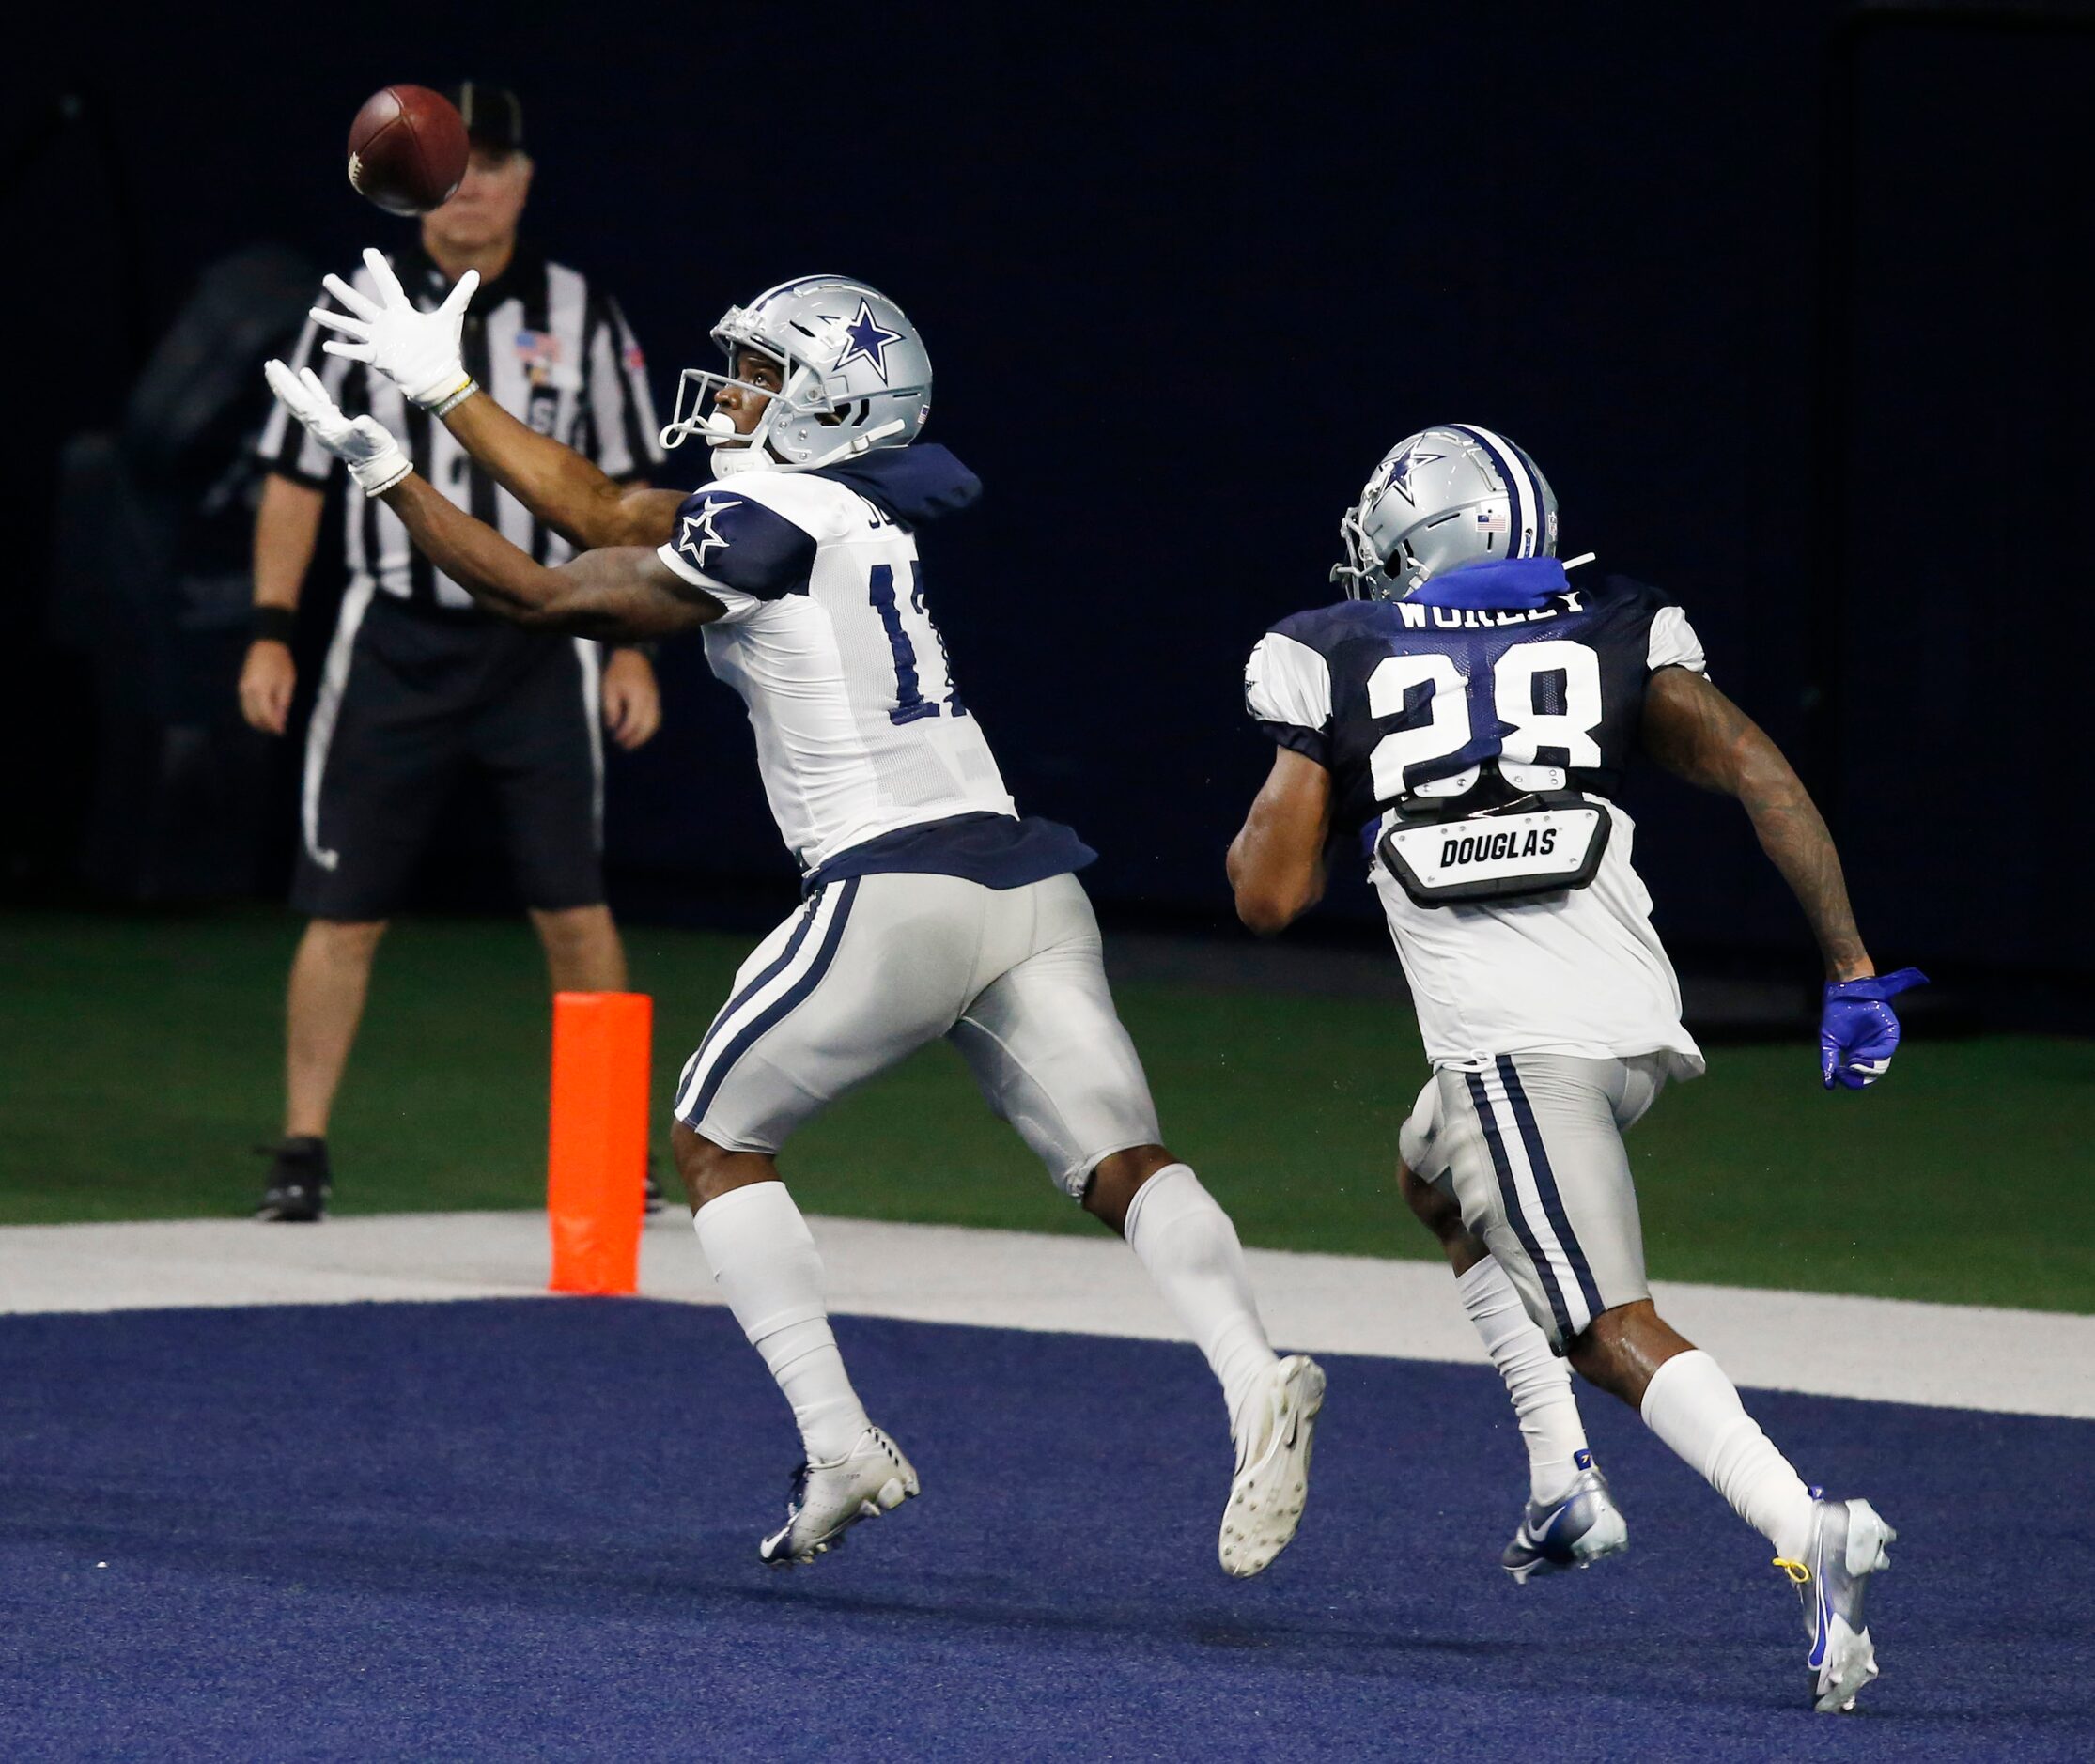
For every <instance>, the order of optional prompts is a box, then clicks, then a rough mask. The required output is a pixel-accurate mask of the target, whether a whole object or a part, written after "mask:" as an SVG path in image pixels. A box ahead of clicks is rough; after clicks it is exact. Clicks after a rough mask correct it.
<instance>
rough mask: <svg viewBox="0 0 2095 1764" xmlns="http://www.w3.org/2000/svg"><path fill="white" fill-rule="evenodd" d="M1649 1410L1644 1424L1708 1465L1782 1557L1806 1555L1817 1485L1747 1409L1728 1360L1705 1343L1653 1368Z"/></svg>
mask: <svg viewBox="0 0 2095 1764" xmlns="http://www.w3.org/2000/svg"><path fill="white" fill-rule="evenodd" d="M1643 1414H1644V1425H1645V1426H1646V1427H1648V1428H1650V1429H1651V1430H1652V1431H1653V1432H1654V1433H1656V1434H1657V1435H1658V1436H1659V1438H1661V1439H1662V1440H1664V1441H1665V1442H1666V1443H1667V1444H1668V1446H1670V1447H1672V1448H1673V1449H1674V1450H1675V1451H1677V1452H1678V1453H1680V1455H1681V1456H1682V1457H1683V1458H1684V1459H1686V1460H1687V1462H1689V1463H1690V1464H1692V1465H1693V1466H1694V1467H1695V1468H1696V1469H1697V1470H1699V1471H1700V1472H1701V1474H1702V1475H1703V1476H1704V1477H1705V1478H1707V1479H1708V1481H1709V1484H1710V1486H1711V1487H1712V1488H1714V1489H1715V1491H1716V1492H1717V1493H1719V1494H1721V1495H1723V1496H1724V1498H1725V1499H1726V1500H1728V1501H1730V1503H1731V1509H1732V1510H1733V1511H1734V1512H1736V1513H1737V1514H1738V1516H1739V1517H1740V1518H1741V1519H1743V1520H1745V1521H1746V1524H1749V1525H1751V1526H1752V1527H1753V1528H1754V1530H1756V1531H1758V1532H1759V1533H1760V1534H1761V1536H1762V1537H1764V1538H1765V1539H1767V1540H1768V1541H1769V1542H1770V1543H1772V1544H1774V1545H1775V1553H1776V1554H1777V1555H1783V1556H1788V1557H1789V1558H1790V1559H1791V1560H1792V1561H1800V1560H1802V1559H1803V1556H1804V1551H1805V1545H1806V1542H1807V1540H1808V1539H1809V1537H1810V1535H1811V1491H1810V1490H1809V1489H1808V1488H1806V1487H1805V1486H1804V1480H1803V1478H1801V1477H1799V1476H1798V1475H1797V1473H1796V1471H1795V1470H1794V1469H1792V1467H1791V1464H1790V1461H1789V1460H1788V1459H1787V1458H1785V1457H1784V1456H1783V1455H1782V1454H1781V1453H1780V1452H1778V1451H1777V1450H1776V1448H1775V1447H1774V1446H1773V1445H1772V1444H1771V1443H1770V1442H1769V1440H1768V1436H1767V1435H1766V1434H1765V1433H1763V1432H1761V1424H1760V1423H1759V1422H1758V1421H1756V1420H1755V1419H1754V1418H1753V1417H1752V1416H1750V1415H1748V1414H1746V1405H1745V1404H1744V1403H1742V1402H1741V1401H1740V1400H1739V1393H1738V1391H1737V1389H1736V1388H1734V1387H1733V1385H1732V1384H1731V1381H1730V1379H1729V1378H1727V1377H1725V1375H1724V1369H1723V1368H1722V1367H1721V1366H1719V1365H1718V1364H1717V1363H1716V1362H1715V1360H1713V1359H1712V1358H1710V1356H1709V1355H1708V1354H1705V1353H1703V1352H1702V1350H1701V1349H1700V1348H1693V1349H1691V1350H1689V1351H1688V1352H1687V1353H1685V1354H1675V1355H1674V1356H1673V1357H1672V1358H1671V1359H1669V1360H1668V1361H1667V1362H1666V1364H1665V1365H1663V1366H1661V1367H1660V1368H1659V1369H1658V1370H1657V1371H1655V1372H1653V1374H1652V1382H1651V1384H1650V1385H1647V1386H1646V1387H1645V1391H1644V1409H1643Z"/></svg>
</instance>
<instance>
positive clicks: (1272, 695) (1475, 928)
mask: <svg viewBox="0 0 2095 1764" xmlns="http://www.w3.org/2000/svg"><path fill="white" fill-rule="evenodd" d="M1668 667H1683V668H1692V669H1694V670H1695V671H1696V672H1698V673H1700V672H1701V670H1702V646H1701V644H1700V643H1699V642H1698V641H1697V640H1696V636H1695V632H1694V630H1693V629H1692V628H1691V627H1689V625H1688V622H1687V618H1686V615H1685V614H1684V613H1683V612H1682V611H1681V610H1680V608H1678V607H1676V606H1673V605H1671V604H1670V603H1669V602H1668V600H1667V598H1666V596H1664V595H1662V594H1659V593H1658V592H1657V591H1656V590H1654V589H1651V588H1647V587H1645V586H1644V585H1643V584H1642V583H1640V582H1634V581H1629V580H1624V579H1623V578H1622V577H1619V576H1610V577H1606V578H1604V579H1602V580H1599V581H1597V582H1594V583H1591V585H1581V586H1580V587H1577V588H1575V589H1571V590H1569V591H1567V592H1565V593H1563V594H1560V595H1557V596H1554V597H1553V598H1552V599H1551V600H1550V601H1549V602H1548V603H1547V605H1546V606H1544V608H1542V609H1541V610H1539V611H1536V612H1533V613H1527V612H1474V611H1461V610H1457V609H1453V608H1445V607H1440V608H1436V607H1428V606H1422V605H1420V604H1419V603H1417V602H1415V601H1395V602H1389V601H1381V600H1349V601H1345V602H1342V604H1340V605H1338V606H1335V607H1324V608H1321V609H1320V610H1318V611H1314V612H1298V613H1296V615H1295V616H1294V617H1293V618H1289V619H1282V620H1281V621H1280V624H1278V625H1276V626H1275V627H1273V628H1272V629H1271V630H1270V631H1268V632H1267V633H1266V634H1265V637H1264V638H1262V639H1261V640H1260V642H1259V645H1258V647H1257V648H1256V649H1255V650H1253V651H1252V652H1251V659H1250V663H1249V666H1248V667H1247V669H1246V670H1245V682H1244V684H1245V699H1246V702H1247V704H1248V705H1249V710H1250V713H1251V715H1252V716H1253V717H1254V718H1256V719H1257V720H1258V722H1259V725H1260V726H1261V727H1262V728H1263V729H1265V731H1266V732H1267V734H1269V735H1272V737H1273V738H1274V739H1275V740H1276V741H1278V742H1280V744H1281V746H1283V747H1287V748H1292V749H1293V750H1295V751H1296V752H1298V753H1304V754H1307V755H1308V756H1309V757H1310V758H1311V759H1312V760H1315V761H1316V762H1317V763H1318V764H1319V765H1321V766H1327V768H1329V770H1330V772H1331V774H1332V780H1333V783H1334V787H1335V794H1336V801H1335V803H1334V805H1333V806H1334V810H1335V812H1336V816H1337V820H1336V823H1335V824H1336V825H1337V826H1339V827H1341V828H1354V827H1358V826H1359V825H1360V824H1361V823H1362V822H1363V821H1367V820H1370V819H1371V818H1373V817H1374V816H1375V815H1376V814H1377V813H1378V812H1381V811H1383V810H1385V809H1387V808H1389V806H1390V805H1391V804H1393V803H1395V802H1397V801H1398V800H1399V799H1400V798H1401V797H1404V796H1406V795H1409V794H1412V793H1416V792H1420V791H1423V792H1425V793H1427V794H1429V795H1447V796H1453V795H1458V794H1460V793H1461V792H1462V791H1463V790H1465V789H1467V787H1468V785H1469V783H1470V782H1471V781H1474V780H1475V779H1477V778H1479V777H1482V767H1483V766H1484V764H1485V762H1487V761H1489V762H1493V763H1495V764H1496V765H1497V766H1498V771H1499V772H1500V773H1501V774H1502V776H1503V777H1504V779H1505V781H1506V782H1507V783H1509V784H1511V785H1512V786H1513V788H1514V789H1516V790H1521V791H1532V790H1557V789H1562V788H1565V787H1570V788H1573V789H1576V790H1580V791H1583V792H1585V793H1587V794H1588V795H1589V796H1590V797H1594V798H1596V799H1598V800H1599V801H1600V802H1601V804H1602V805H1603V807H1604V809H1605V811H1606V815H1607V817H1608V820H1609V822H1610V823H1611V835H1610V837H1609V839H1608V840H1607V843H1606V846H1605V847H1604V849H1603V850H1602V853H1601V857H1600V861H1599V867H1598V870H1597V872H1596V873H1595V874H1594V875H1593V877H1592V879H1591V882H1590V884H1589V885H1588V886H1586V887H1584V888H1575V889H1572V890H1568V891H1561V890H1560V891H1556V892H1550V893H1545V894H1541V895H1537V896H1533V897H1529V898H1509V899H1507V900H1504V901H1484V902H1481V903H1478V904H1476V905H1448V906H1429V905H1420V903H1419V902H1417V901H1414V900H1413V899H1412V898H1411V897H1410V896H1409V895H1408V894H1407V893H1406V891H1405V890H1404V888H1403V887H1402V886H1401V885H1400V883H1399V881H1398V880H1397V879H1396V878H1395V877H1393V876H1392V875H1391V874H1390V873H1389V870H1388V868H1387V867H1386V866H1385V865H1384V864H1383V862H1382V861H1381V860H1380V859H1379V858H1378V859H1375V860H1374V861H1373V863H1372V864H1371V865H1370V867H1369V876H1370V879H1371V880H1372V882H1373V885H1374V888H1375V891H1376V893H1377V894H1378V895H1379V896H1380V897H1381V900H1382V907H1383V912H1384V915H1385V916H1386V917H1387V918H1388V920H1389V932H1390V936H1392V937H1393V938H1394V939H1395V941H1396V945H1397V952H1398V954H1399V955H1400V956H1401V957H1402V958H1403V960H1404V974H1405V976H1406V978H1407V979H1408V980H1409V982H1410V985H1411V999H1412V1004H1413V1006H1414V1008H1415V1009H1416V1010H1417V1011H1418V1014H1419V1030H1420V1035H1421V1037H1422V1038H1423V1039H1424V1041H1425V1044H1426V1053H1427V1057H1428V1058H1429V1059H1431V1060H1433V1062H1434V1064H1435V1065H1436V1066H1447V1065H1454V1066H1462V1067H1464V1068H1465V1069H1472V1070H1473V1069H1475V1067H1476V1062H1478V1061H1485V1062H1488V1061H1489V1060H1492V1059H1494V1058H1495V1057H1497V1056H1498V1055H1500V1054H1513V1053H1522V1052H1542V1053H1556V1054H1569V1055H1575V1056H1578V1057H1580V1058H1587V1059H1603V1058H1617V1059H1626V1058H1629V1057H1632V1056H1636V1055H1640V1054H1647V1053H1663V1054H1665V1055H1666V1056H1667V1057H1668V1071H1669V1072H1671V1073H1672V1074H1673V1075H1676V1076H1686V1075H1692V1074H1694V1073H1696V1072H1699V1071H1700V1070H1701V1064H1702V1058H1701V1054H1700V1052H1699V1050H1698V1049H1697V1047H1696V1045H1695V1042H1694V1038H1693V1037H1692V1036H1690V1035H1689V1034H1688V1033H1687V1031H1686V1030H1685V1029H1684V1028H1682V1026H1681V1019H1680V1012H1681V998H1680V988H1679V985H1678V983H1676V982H1675V980H1674V978H1673V967H1672V964H1671V963H1670V962H1668V960H1667V959H1666V951H1665V948H1664V946H1663V945H1662V944H1661V943H1660V942H1659V939H1658V934H1657V932H1656V931H1655V930H1653V926H1652V922H1651V906H1652V902H1651V896H1650V895H1649V894H1647V893H1646V892H1645V890H1644V885H1643V883H1642V882H1641V881H1640V880H1639V879H1638V878H1637V873H1636V870H1635V868H1634V867H1633V865H1632V862H1631V852H1632V848H1633V844H1634V840H1635V833H1636V829H1635V827H1634V826H1633V824H1632V823H1631V820H1630V817H1629V816H1628V815H1627V814H1626V813H1624V812H1622V809H1621V808H1619V807H1617V806H1616V805H1615V803H1614V802H1613V801H1611V800H1610V799H1609V798H1610V797H1612V795H1613V793H1614V792H1615V790H1616V789H1617V788H1618V786H1619V785H1620V784H1621V781H1622V770H1623V767H1624V766H1626V765H1627V763H1628V760H1629V756H1630V750H1631V749H1632V748H1633V747H1634V746H1635V745H1636V743H1637V729H1638V725H1639V723H1640V722H1641V721H1642V719H1643V709H1644V691H1645V687H1646V683H1647V682H1648V681H1649V680H1650V679H1651V676H1652V674H1653V673H1654V672H1656V671H1657V670H1658V669H1660V668H1668Z"/></svg>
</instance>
